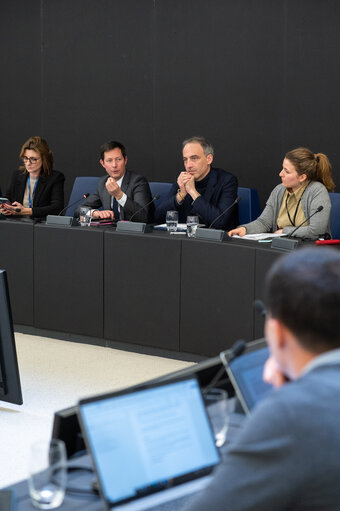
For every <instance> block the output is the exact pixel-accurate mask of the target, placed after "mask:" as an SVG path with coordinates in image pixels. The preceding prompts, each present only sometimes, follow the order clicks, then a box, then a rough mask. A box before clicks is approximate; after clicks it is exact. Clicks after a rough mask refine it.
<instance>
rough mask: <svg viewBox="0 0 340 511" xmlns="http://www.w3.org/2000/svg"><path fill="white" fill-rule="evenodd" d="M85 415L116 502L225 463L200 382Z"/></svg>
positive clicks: (102, 404) (116, 399)
mask: <svg viewBox="0 0 340 511" xmlns="http://www.w3.org/2000/svg"><path fill="white" fill-rule="evenodd" d="M80 411H81V415H82V419H83V422H84V425H85V429H86V431H87V436H88V440H89V442H90V445H91V451H92V455H93V456H94V458H95V463H96V467H97V471H98V473H99V474H98V475H99V477H100V479H101V483H102V489H103V492H104V494H105V496H106V498H107V499H108V500H109V501H110V502H113V503H115V502H119V501H122V500H125V499H130V498H134V497H136V496H141V495H143V494H144V493H148V492H150V489H151V488H155V489H156V488H157V486H160V487H163V486H166V485H167V484H168V483H171V481H172V480H173V479H174V478H177V477H181V476H184V475H185V474H192V473H195V472H199V471H201V470H203V469H205V468H207V467H211V466H213V465H215V464H217V463H218V462H219V454H218V452H217V449H216V446H215V443H214V438H213V435H212V432H211V428H210V425H209V422H208V420H207V416H206V413H205V409H204V404H203V401H202V397H201V393H200V389H199V385H198V382H197V380H196V379H194V378H193V379H187V380H184V381H179V382H174V383H168V384H166V385H161V386H156V387H151V388H147V389H143V390H138V391H134V392H131V393H127V394H123V395H117V396H109V397H108V398H103V399H100V400H98V401H93V402H89V403H82V404H81V405H80Z"/></svg>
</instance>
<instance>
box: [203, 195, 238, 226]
mask: <svg viewBox="0 0 340 511" xmlns="http://www.w3.org/2000/svg"><path fill="white" fill-rule="evenodd" d="M241 199H242V197H240V196H238V197H236V199H235V200H234V202H233V203H232V204H230V206H228V207H227V208H226V209H225V210H224V211H222V213H221V214H220V215H218V217H216V218H215V220H213V221H212V222H211V224H210V225H209V227H208V229H211V228H212V226H213V225H214V223H215V222H217V220H219V219H220V218H221V216H223V215H225V214H226V213H228V211H229V210H230V209H231V208H233V207H234V206H235V205H236V204H238V203H239V202H240V200H241Z"/></svg>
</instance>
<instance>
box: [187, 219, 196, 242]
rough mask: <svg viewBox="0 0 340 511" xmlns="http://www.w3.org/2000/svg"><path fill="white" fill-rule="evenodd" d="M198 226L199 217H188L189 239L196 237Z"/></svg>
mask: <svg viewBox="0 0 340 511" xmlns="http://www.w3.org/2000/svg"><path fill="white" fill-rule="evenodd" d="M197 226H198V216H187V235H188V237H189V238H194V237H195V236H196V229H197Z"/></svg>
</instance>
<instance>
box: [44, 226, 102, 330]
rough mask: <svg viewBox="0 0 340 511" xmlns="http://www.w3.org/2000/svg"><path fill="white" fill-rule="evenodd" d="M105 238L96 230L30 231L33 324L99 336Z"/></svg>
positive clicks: (57, 228) (57, 229)
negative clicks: (32, 258)
mask: <svg viewBox="0 0 340 511" xmlns="http://www.w3.org/2000/svg"><path fill="white" fill-rule="evenodd" d="M103 237H104V233H103V232H102V231H101V230H99V229H90V228H85V227H83V228H82V227H72V228H70V227H68V228H67V227H65V228H63V227H48V226H45V225H37V226H36V227H35V229H34V289H35V293H34V294H35V299H34V325H35V326H36V327H37V328H44V329H48V330H56V331H60V332H69V333H74V334H81V335H86V336H92V337H100V338H102V337H103Z"/></svg>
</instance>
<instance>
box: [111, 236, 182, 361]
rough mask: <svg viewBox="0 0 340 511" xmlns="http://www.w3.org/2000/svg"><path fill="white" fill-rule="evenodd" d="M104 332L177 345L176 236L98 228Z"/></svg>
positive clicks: (158, 344)
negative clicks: (101, 233) (101, 236)
mask: <svg viewBox="0 0 340 511" xmlns="http://www.w3.org/2000/svg"><path fill="white" fill-rule="evenodd" d="M104 276H105V278H104V337H105V338H106V339H109V340H113V341H119V342H127V343H133V344H141V345H144V346H153V347H158V348H162V349H168V350H176V351H178V350H179V349H180V344H179V321H180V318H179V311H180V278H181V240H180V239H174V238H172V237H170V236H169V235H167V234H166V233H165V234H164V235H162V234H160V233H154V234H150V235H148V234H144V235H138V234H137V235H133V234H121V233H118V232H110V231H106V232H105V234H104Z"/></svg>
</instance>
